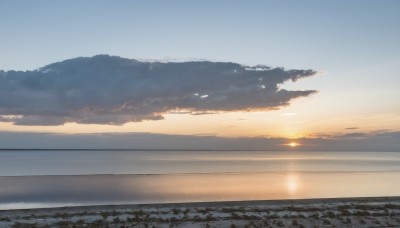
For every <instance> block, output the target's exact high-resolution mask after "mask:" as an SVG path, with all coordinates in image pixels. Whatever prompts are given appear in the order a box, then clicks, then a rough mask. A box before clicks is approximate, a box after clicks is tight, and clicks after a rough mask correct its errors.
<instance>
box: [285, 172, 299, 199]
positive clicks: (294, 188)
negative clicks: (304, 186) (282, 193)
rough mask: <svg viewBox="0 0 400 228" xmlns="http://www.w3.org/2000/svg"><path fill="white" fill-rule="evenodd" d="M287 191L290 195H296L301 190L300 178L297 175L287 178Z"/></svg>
mask: <svg viewBox="0 0 400 228" xmlns="http://www.w3.org/2000/svg"><path fill="white" fill-rule="evenodd" d="M286 190H287V192H288V193H289V195H295V194H296V193H297V192H298V190H299V177H298V176H297V175H296V174H288V175H287V176H286Z"/></svg>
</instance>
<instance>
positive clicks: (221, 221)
mask: <svg viewBox="0 0 400 228" xmlns="http://www.w3.org/2000/svg"><path fill="white" fill-rule="evenodd" d="M28 224H35V225H36V226H37V227H45V226H47V225H48V226H51V227H73V226H75V227H133V226H135V227H153V226H154V227H171V226H174V227H246V226H247V227H314V226H315V227H324V226H325V227H385V226H395V227H399V226H400V197H367V198H365V197H363V198H334V199H298V200H263V201H235V202H233V201H230V202H199V203H170V204H140V205H102V206H79V207H61V208H42V209H25V210H3V211H0V227H10V226H14V227H18V226H20V227H27V225H28Z"/></svg>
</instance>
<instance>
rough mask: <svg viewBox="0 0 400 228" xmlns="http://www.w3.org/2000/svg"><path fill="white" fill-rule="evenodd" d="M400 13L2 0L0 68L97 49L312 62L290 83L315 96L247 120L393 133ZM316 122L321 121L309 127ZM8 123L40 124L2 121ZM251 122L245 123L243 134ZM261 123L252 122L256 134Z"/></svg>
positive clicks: (247, 4)
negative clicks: (304, 75) (312, 73)
mask: <svg viewBox="0 0 400 228" xmlns="http://www.w3.org/2000/svg"><path fill="white" fill-rule="evenodd" d="M399 12H400V1H397V0H392V1H390V0H384V1H368V0H363V1H361V0H359V1H342V0H338V1H320V0H314V1H311V0H310V1H227V0H220V1H174V0H172V1H101V0H96V1H94V0H92V1H50V0H47V1H43V0H38V1H18V0H17V1H1V2H0V29H1V35H0V50H1V52H0V70H6V71H7V70H32V69H36V68H39V67H42V66H44V65H47V64H50V63H53V62H58V61H62V60H65V59H70V58H75V57H78V56H93V55H97V54H110V55H116V56H121V57H124V58H137V59H163V60H180V61H184V60H192V59H208V60H215V61H232V62H237V63H240V64H249V65H255V64H266V65H270V66H274V67H285V68H287V69H292V68H294V69H313V70H316V71H318V72H321V74H322V75H320V76H317V77H313V78H310V79H305V80H302V81H299V82H296V83H287V84H285V85H284V86H283V87H284V88H288V89H301V90H307V89H315V90H318V91H319V93H318V94H317V95H312V96H311V97H310V98H306V99H302V100H301V101H299V102H295V103H293V104H292V105H291V106H289V107H287V108H285V109H283V110H281V111H277V112H268V113H258V114H257V113H255V114H254V113H253V114H248V116H246V114H238V115H245V118H247V119H249V120H253V122H251V123H249V124H247V125H246V126H254V129H255V128H256V127H255V126H256V125H260V126H261V127H263V128H266V129H269V128H270V127H269V126H270V125H269V123H268V122H265V123H264V122H263V124H259V123H260V121H261V122H262V121H264V120H268V119H279V118H280V116H281V115H285V114H287V113H289V114H290V115H286V117H285V118H289V116H290V118H292V119H291V120H288V119H284V120H278V122H279V121H282V124H281V126H275V125H273V126H272V127H271V129H275V130H274V134H276V132H279V131H281V130H282V132H283V131H285V133H282V134H279V133H278V135H279V136H282V137H283V136H285V135H288V134H289V133H287V132H295V131H299V132H304V133H301V134H300V133H299V134H297V133H296V134H295V133H293V134H292V133H291V134H292V136H293V135H298V136H306V135H307V133H310V132H311V133H314V134H315V133H326V132H329V133H335V132H340V131H341V130H340V129H344V128H346V127H355V128H357V129H358V128H359V129H360V131H363V132H371V131H385V130H390V131H394V130H400V105H399V102H398V100H400V90H398V85H399V83H400V77H399V73H398V72H400V71H399V70H400V69H399V68H400V44H399V40H400V13H399ZM292 114H293V115H292ZM174 118H175V117H173V116H171V117H170V118H166V120H163V121H164V122H163V121H159V122H157V124H156V125H154V126H153V125H152V126H150V125H146V124H144V125H143V124H142V123H141V124H142V125H143V126H142V127H140V126H141V125H140V124H139V125H136V126H135V127H132V126H131V127H126V129H122V128H120V129H114V128H112V131H124V132H131V131H142V130H143V129H151V132H156V133H174V134H183V133H184V131H185V129H182V131H173V132H170V131H158V130H157V129H164V128H168V127H166V126H163V124H164V125H168V126H169V125H171V126H174V124H173V123H174V121H176V120H173V119H174ZM188 118H189V117H188ZM190 118H195V117H190ZM196 118H204V119H197V120H198V122H199V123H205V122H207V123H211V122H212V121H213V120H211V118H214V119H215V117H196ZM207 118H208V119H207ZM229 118H230V117H229ZM229 118H225V117H221V118H220V119H219V120H218V121H214V122H215V125H212V124H210V127H209V128H207V129H203V130H201V131H199V132H190V134H197V133H198V134H206V133H207V134H208V133H215V131H217V130H215V129H217V128H218V127H217V122H218V124H220V123H221V122H223V121H222V120H226V119H229ZM238 118H239V117H238V116H237V115H236V116H234V117H232V118H231V119H232V123H227V125H237V126H239V125H240V123H236V122H234V119H238ZM240 118H241V117H240ZM178 119H179V118H178ZM192 120H193V119H192ZM197 120H195V121H197ZM168 121H170V122H168ZM188 121H189V120H188ZM202 121H203V122H202ZM300 122H303V125H301V124H300ZM175 123H176V122H175ZM338 123H340V124H338ZM149 124H150V123H149ZM312 124H314V125H315V126H317V125H318V124H319V125H318V126H320V127H314V128H312V129H311V128H310V126H312ZM289 125H290V126H289ZM332 125H335V126H338V127H336V128H335V127H333V126H332ZM291 126H296V127H293V129H296V130H293V129H292V127H291ZM0 127H1V128H0V129H2V130H19V131H22V130H33V129H30V128H19V127H17V126H9V125H6V124H3V125H2V124H1V123H0ZM200 127H202V126H199V129H200ZM243 127H244V128H245V126H243ZM244 128H241V127H238V130H237V132H243V131H244ZM318 128H319V129H321V130H319V131H318V130H317V129H318ZM41 129H42V130H43V131H57V132H59V131H61V132H63V131H64V130H65V129H64V128H62V127H60V128H59V129H55V128H51V129H48V130H45V128H41ZM63 129H64V130H63ZM82 129H83V128H82ZM102 129H103V130H102V131H106V130H104V129H106V128H102ZM109 129H111V128H109ZM276 129H278V130H276ZM284 129H290V130H284ZM34 130H38V129H34ZM245 130H246V132H247V131H250V130H249V129H247V128H246V129H245ZM230 131H231V130H230ZM261 131H262V129H258V130H254V132H255V133H252V135H259V134H261V133H260V132H261ZM79 132H87V131H86V130H82V131H79ZM226 134H228V133H226ZM226 134H225V133H224V134H222V135H226ZM265 134H266V135H270V134H272V133H271V132H268V131H267V132H266V133H265ZM235 136H237V135H235Z"/></svg>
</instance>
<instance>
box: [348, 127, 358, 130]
mask: <svg viewBox="0 0 400 228" xmlns="http://www.w3.org/2000/svg"><path fill="white" fill-rule="evenodd" d="M345 129H346V130H358V129H360V128H358V127H346V128H345Z"/></svg>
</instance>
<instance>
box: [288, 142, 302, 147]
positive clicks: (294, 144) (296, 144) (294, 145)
mask: <svg viewBox="0 0 400 228" xmlns="http://www.w3.org/2000/svg"><path fill="white" fill-rule="evenodd" d="M288 145H289V146H291V147H296V146H299V145H300V144H298V143H295V142H291V143H289V144H288Z"/></svg>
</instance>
